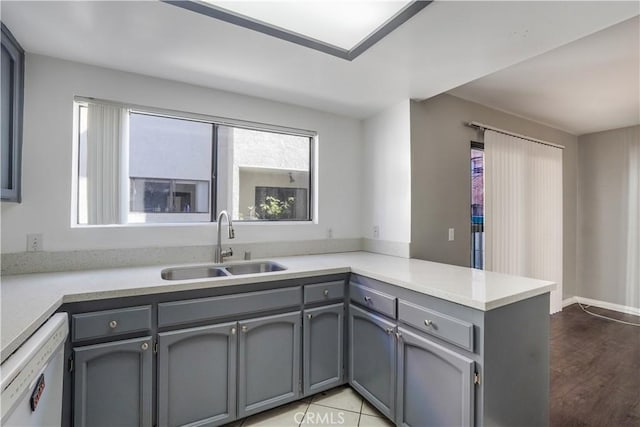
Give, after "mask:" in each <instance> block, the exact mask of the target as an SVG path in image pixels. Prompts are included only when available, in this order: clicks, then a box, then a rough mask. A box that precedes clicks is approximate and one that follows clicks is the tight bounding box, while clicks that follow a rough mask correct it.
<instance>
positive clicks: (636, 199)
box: [625, 132, 640, 307]
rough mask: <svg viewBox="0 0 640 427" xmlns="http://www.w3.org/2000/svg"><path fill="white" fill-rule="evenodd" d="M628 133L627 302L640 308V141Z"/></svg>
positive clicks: (636, 134)
mask: <svg viewBox="0 0 640 427" xmlns="http://www.w3.org/2000/svg"><path fill="white" fill-rule="evenodd" d="M637 136H638V133H637V132H636V133H635V137H634V134H633V133H632V132H628V133H627V134H626V137H627V138H628V141H627V144H628V147H629V178H628V184H627V191H628V193H629V199H628V200H629V201H628V206H627V260H626V261H627V262H626V266H627V271H626V282H627V283H626V296H625V297H626V298H625V299H626V301H625V304H626V305H628V306H630V307H640V139H639V138H638V137H637Z"/></svg>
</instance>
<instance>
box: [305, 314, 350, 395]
mask: <svg viewBox="0 0 640 427" xmlns="http://www.w3.org/2000/svg"><path fill="white" fill-rule="evenodd" d="M302 321H303V333H302V336H303V340H304V344H303V350H302V353H303V362H302V365H303V367H302V368H303V383H304V394H305V395H308V394H312V393H317V392H319V391H322V390H326V389H329V388H331V387H335V386H338V385H340V384H342V381H343V370H344V367H343V355H344V351H343V347H344V304H343V303H340V304H333V305H329V306H324V307H318V308H312V309H307V310H305V311H304V316H303V319H302Z"/></svg>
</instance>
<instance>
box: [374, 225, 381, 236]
mask: <svg viewBox="0 0 640 427" xmlns="http://www.w3.org/2000/svg"><path fill="white" fill-rule="evenodd" d="M373 238H374V239H379V238H380V226H379V225H374V226H373Z"/></svg>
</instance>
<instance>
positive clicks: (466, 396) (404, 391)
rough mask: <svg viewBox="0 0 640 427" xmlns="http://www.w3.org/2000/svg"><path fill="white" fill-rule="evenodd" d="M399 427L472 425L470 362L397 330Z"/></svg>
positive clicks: (426, 339)
mask: <svg viewBox="0 0 640 427" xmlns="http://www.w3.org/2000/svg"><path fill="white" fill-rule="evenodd" d="M399 337H400V339H399V353H398V417H397V424H398V425H401V426H413V427H422V426H471V425H473V396H474V385H473V369H474V362H473V360H471V359H469V358H467V357H464V356H463V355H461V354H459V353H457V352H455V351H451V350H449V349H447V348H445V347H443V346H441V345H439V344H436V343H435V342H433V341H431V340H430V339H429V338H426V337H424V336H421V335H418V334H414V333H412V332H409V331H407V330H406V329H404V328H399Z"/></svg>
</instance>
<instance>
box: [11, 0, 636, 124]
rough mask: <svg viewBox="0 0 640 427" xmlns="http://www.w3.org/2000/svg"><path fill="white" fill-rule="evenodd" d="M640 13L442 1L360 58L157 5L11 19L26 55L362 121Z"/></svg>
mask: <svg viewBox="0 0 640 427" xmlns="http://www.w3.org/2000/svg"><path fill="white" fill-rule="evenodd" d="M638 9H639V6H638V3H637V2H612V1H602V2H598V1H596V2H594V1H586V2H580V1H562V2H537V1H531V2H526V1H507V2H501V1H498V2H484V1H470V2H460V1H447V2H434V3H432V4H431V5H429V6H428V7H426V8H424V9H423V10H422V11H421V12H419V13H418V14H417V15H415V16H414V17H413V18H411V19H410V20H409V21H407V22H406V23H404V24H403V25H402V26H400V27H399V28H397V29H396V30H394V31H393V32H392V33H390V34H389V35H387V36H386V37H385V38H384V39H382V40H381V41H380V42H378V43H377V44H375V45H374V46H372V47H371V48H370V49H369V50H367V51H366V52H365V53H363V54H362V55H361V56H359V57H358V58H356V59H355V60H354V61H352V62H348V61H345V60H343V59H339V58H335V57H332V56H330V55H327V54H324V53H322V52H318V51H314V50H311V49H308V48H305V47H302V46H299V45H296V44H293V43H290V42H287V41H284V40H280V39H276V38H273V37H270V36H267V35H265V34H262V33H258V32H255V31H251V30H248V29H245V28H242V27H238V26H234V25H232V24H229V23H226V22H222V21H218V20H215V19H212V18H210V17H207V16H203V15H200V14H197V13H193V12H191V11H188V10H185V9H182V8H179V7H175V6H172V5H170V4H167V3H162V2H157V1H82V2H80V1H79V2H76V1H65V2H57V1H44V2H35V1H34V2H32V1H6V0H3V1H2V21H3V22H4V23H5V24H6V25H7V26H8V27H9V29H10V30H11V31H12V32H13V34H14V35H15V36H16V38H17V39H18V41H19V42H20V43H21V44H22V46H23V47H24V48H25V50H26V51H27V52H31V53H37V54H43V55H49V56H53V57H59V58H63V59H68V60H73V61H78V62H83V63H88V64H94V65H98V66H103V67H108V68H115V69H119V70H124V71H130V72H135V73H141V74H146V75H151V76H156V77H161V78H167V79H172V80H178V81H183V82H187V83H193V84H197V85H202V86H207V87H213V88H217V89H222V90H227V91H232V92H237V93H242V94H247V95H252V96H258V97H263V98H268V99H272V100H277V101H283V102H288V103H292V104H297V105H302V106H306V107H311V108H316V109H319V110H324V111H329V112H333V113H337V114H345V115H349V116H353V117H358V118H363V117H368V116H370V115H372V114H374V113H376V112H378V111H380V110H382V109H384V108H386V107H388V106H390V105H393V104H395V103H397V102H399V101H401V100H403V99H407V98H413V99H424V98H429V97H431V96H434V95H437V94H440V93H443V92H446V91H449V90H451V89H453V88H456V87H458V86H461V85H463V84H465V83H468V82H471V81H475V80H477V79H479V78H481V77H484V76H487V75H489V74H492V73H495V72H497V71H500V70H503V69H505V68H507V67H510V66H512V65H514V64H518V63H522V62H523V61H525V60H527V59H529V58H532V57H536V56H539V55H541V54H543V53H545V52H548V51H551V50H553V49H556V48H558V47H560V46H563V45H566V44H567V43H571V42H573V41H575V40H578V39H580V38H583V37H585V36H588V35H589V34H592V33H595V32H597V31H600V30H603V29H605V28H607V27H610V26H612V25H615V24H618V23H620V22H622V21H625V20H628V19H630V18H632V17H633V16H637V15H638V13H639V12H638ZM459 90H460V91H461V90H463V88H460V89H459ZM461 96H462V95H461Z"/></svg>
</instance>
